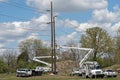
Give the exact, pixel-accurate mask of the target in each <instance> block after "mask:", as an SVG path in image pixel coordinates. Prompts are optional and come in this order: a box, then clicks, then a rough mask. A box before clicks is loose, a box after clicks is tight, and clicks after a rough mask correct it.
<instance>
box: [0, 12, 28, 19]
mask: <svg viewBox="0 0 120 80" xmlns="http://www.w3.org/2000/svg"><path fill="white" fill-rule="evenodd" d="M0 16H4V17H10V18H14V19H17V20H27V19H22V18H18V17H15V16H10V15H7V14H2V13H0Z"/></svg>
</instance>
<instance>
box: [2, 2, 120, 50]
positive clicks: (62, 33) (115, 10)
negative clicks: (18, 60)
mask: <svg viewBox="0 0 120 80" xmlns="http://www.w3.org/2000/svg"><path fill="white" fill-rule="evenodd" d="M52 1H53V8H54V15H57V17H56V41H57V43H58V44H62V45H64V44H67V42H69V41H74V42H76V43H77V42H79V40H80V35H81V34H83V33H84V32H85V30H86V29H88V28H91V27H96V26H99V27H101V28H103V29H105V30H106V31H107V32H108V33H109V35H110V36H112V37H114V36H115V35H116V31H117V29H118V27H119V26H120V0H52ZM49 9H50V0H0V27H1V29H0V47H1V48H2V47H6V48H7V47H9V48H13V47H17V46H18V44H19V42H20V41H22V40H25V39H29V38H37V39H41V40H43V42H44V43H46V44H48V43H50V25H49V24H46V23H47V22H50V12H47V11H46V10H49ZM26 29H32V30H26ZM40 30H47V31H40ZM38 35H39V36H38ZM41 35H47V36H41Z"/></svg>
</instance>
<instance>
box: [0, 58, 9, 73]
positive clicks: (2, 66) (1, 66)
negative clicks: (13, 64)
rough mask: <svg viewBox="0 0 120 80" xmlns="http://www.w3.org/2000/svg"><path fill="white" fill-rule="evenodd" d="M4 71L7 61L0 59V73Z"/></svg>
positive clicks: (6, 70) (6, 69) (5, 70)
mask: <svg viewBox="0 0 120 80" xmlns="http://www.w3.org/2000/svg"><path fill="white" fill-rule="evenodd" d="M6 72H8V66H7V63H5V62H4V61H3V60H1V59H0V73H6Z"/></svg>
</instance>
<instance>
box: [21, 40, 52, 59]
mask: <svg viewBox="0 0 120 80" xmlns="http://www.w3.org/2000/svg"><path fill="white" fill-rule="evenodd" d="M19 49H20V52H21V53H22V52H26V54H28V55H29V59H30V60H32V58H33V57H34V56H40V55H50V54H49V53H50V50H49V48H47V47H46V46H44V45H43V43H42V41H41V40H37V39H27V40H24V41H21V42H20V43H19Z"/></svg>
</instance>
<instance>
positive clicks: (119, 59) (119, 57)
mask: <svg viewBox="0 0 120 80" xmlns="http://www.w3.org/2000/svg"><path fill="white" fill-rule="evenodd" d="M114 52H115V57H114V59H115V62H116V63H120V27H119V29H118V31H117V37H116V38H115V50H114Z"/></svg>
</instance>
